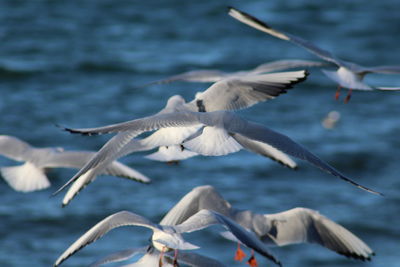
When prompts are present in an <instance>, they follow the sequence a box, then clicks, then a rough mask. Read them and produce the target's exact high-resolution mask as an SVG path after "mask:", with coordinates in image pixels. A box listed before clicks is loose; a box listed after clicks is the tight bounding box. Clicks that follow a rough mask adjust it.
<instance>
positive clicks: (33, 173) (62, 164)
mask: <svg viewBox="0 0 400 267" xmlns="http://www.w3.org/2000/svg"><path fill="white" fill-rule="evenodd" d="M0 155H2V156H5V157H8V158H10V159H13V160H16V161H22V162H25V163H24V164H23V165H21V166H11V167H1V168H0V172H1V174H2V176H3V178H4V180H5V181H6V182H7V183H8V184H9V185H10V186H11V187H12V188H13V189H14V190H16V191H20V192H32V191H36V190H42V189H45V188H47V187H49V186H50V182H49V180H48V178H47V176H46V175H45V169H46V168H74V169H80V168H82V167H83V165H84V164H85V163H86V162H88V161H89V160H90V159H91V158H92V157H93V156H94V155H95V153H94V152H87V151H64V150H63V149H62V148H35V147H32V146H30V145H29V144H28V143H26V142H24V141H22V140H20V139H18V138H16V137H13V136H9V135H0ZM99 174H106V175H113V176H119V177H124V178H128V179H131V180H135V181H137V182H141V183H150V181H151V180H150V179H149V178H148V177H147V176H145V175H143V174H141V173H140V172H138V171H136V170H134V169H132V168H129V167H128V166H126V165H124V164H122V163H120V162H117V161H113V162H112V163H111V164H110V165H109V166H107V167H106V168H105V169H104V170H103V171H102V172H100V173H99Z"/></svg>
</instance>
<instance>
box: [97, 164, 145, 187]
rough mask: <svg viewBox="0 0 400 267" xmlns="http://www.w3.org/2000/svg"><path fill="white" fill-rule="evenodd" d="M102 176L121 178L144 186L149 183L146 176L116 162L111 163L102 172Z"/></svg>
mask: <svg viewBox="0 0 400 267" xmlns="http://www.w3.org/2000/svg"><path fill="white" fill-rule="evenodd" d="M104 174H108V175H112V176H118V177H123V178H127V179H130V180H134V181H136V182H140V183H144V184H148V183H150V182H151V179H150V178H149V177H147V176H146V175H144V174H142V173H140V172H138V171H137V170H135V169H132V168H130V167H128V166H126V165H125V164H122V163H121V162H118V161H113V162H112V163H111V164H110V165H109V166H108V167H106V168H105V170H104Z"/></svg>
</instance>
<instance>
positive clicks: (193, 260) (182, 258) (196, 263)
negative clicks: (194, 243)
mask: <svg viewBox="0 0 400 267" xmlns="http://www.w3.org/2000/svg"><path fill="white" fill-rule="evenodd" d="M178 262H180V263H183V264H186V265H189V266H192V267H226V265H225V264H223V263H221V262H219V261H217V260H215V259H212V258H209V257H206V256H203V255H200V254H198V253H194V252H186V251H183V250H180V251H179V256H178Z"/></svg>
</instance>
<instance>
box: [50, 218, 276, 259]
mask: <svg viewBox="0 0 400 267" xmlns="http://www.w3.org/2000/svg"><path fill="white" fill-rule="evenodd" d="M216 224H219V225H222V226H224V227H226V228H227V229H228V231H230V232H231V233H232V234H233V235H234V236H235V238H237V239H238V240H240V242H242V243H243V244H245V245H246V246H248V247H250V248H252V249H254V250H255V251H257V252H258V253H260V254H261V255H263V256H265V257H267V258H268V259H270V260H271V261H273V262H274V263H276V264H277V265H280V262H279V261H277V260H276V259H275V258H274V257H273V256H272V255H271V254H270V253H269V252H268V250H267V248H266V246H265V245H264V244H263V243H262V242H261V241H260V240H259V239H258V238H257V237H256V236H255V235H254V234H253V233H251V232H249V231H247V230H245V229H244V228H243V227H241V226H240V225H238V224H237V223H235V222H234V221H232V220H231V219H229V218H227V217H225V216H224V215H222V214H219V213H218V212H214V211H209V210H200V211H199V212H197V213H196V214H194V215H193V216H191V217H189V218H188V219H187V220H185V221H184V222H182V223H181V224H178V225H160V224H156V223H152V222H150V221H149V220H147V219H146V218H144V217H142V216H140V215H137V214H135V213H132V212H128V211H121V212H117V213H115V214H113V215H110V216H108V217H107V218H105V219H103V220H102V221H100V222H99V223H97V224H96V225H95V226H93V227H92V228H91V229H90V230H89V231H87V232H86V233H85V234H84V235H82V236H81V237H80V238H79V239H78V240H76V241H75V242H74V243H73V244H72V245H71V246H70V247H69V248H68V249H67V250H66V251H65V252H64V253H63V254H62V255H61V256H60V257H59V258H58V259H57V260H56V262H55V263H54V266H59V265H60V264H61V263H62V262H63V261H65V260H66V259H67V258H69V257H70V256H71V255H73V254H74V253H76V252H77V251H79V250H80V249H82V248H83V247H85V246H86V245H88V244H90V243H92V242H94V241H96V240H97V239H99V238H100V237H102V236H103V235H104V234H106V233H107V232H108V231H110V230H112V229H114V228H117V227H120V226H129V225H130V226H142V227H146V228H149V229H151V230H153V235H152V238H151V242H152V245H153V247H154V248H156V249H157V250H159V251H161V252H162V253H164V252H166V251H170V250H174V251H177V250H192V249H197V248H199V247H197V246H195V245H193V244H191V243H188V242H186V241H185V240H184V239H183V238H182V236H181V234H182V233H189V232H193V231H198V230H201V229H204V228H207V227H209V226H212V225H216ZM161 255H162V254H161ZM175 255H177V254H176V253H175ZM175 260H177V258H176V257H175V259H174V262H175ZM174 265H175V263H174Z"/></svg>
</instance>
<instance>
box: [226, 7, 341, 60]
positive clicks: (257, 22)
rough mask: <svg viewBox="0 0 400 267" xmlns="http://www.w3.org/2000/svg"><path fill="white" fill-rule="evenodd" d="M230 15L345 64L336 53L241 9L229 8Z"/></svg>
mask: <svg viewBox="0 0 400 267" xmlns="http://www.w3.org/2000/svg"><path fill="white" fill-rule="evenodd" d="M229 15H230V16H232V17H233V18H235V19H237V20H239V21H240V22H242V23H244V24H247V25H249V26H250V27H253V28H255V29H257V30H259V31H262V32H265V33H268V34H270V35H272V36H275V37H277V38H279V39H282V40H285V41H290V42H292V43H294V44H296V45H298V46H301V47H303V48H305V49H307V50H308V51H309V52H311V53H313V54H315V55H316V56H318V57H320V58H322V59H323V60H326V61H328V62H331V63H334V64H336V65H338V66H341V65H343V62H342V61H341V60H339V59H338V58H337V57H335V56H334V55H332V54H331V53H330V52H328V51H326V50H323V49H321V48H319V47H317V46H315V45H314V44H312V43H311V42H309V41H307V40H304V39H302V38H300V37H297V36H295V35H292V34H289V33H283V32H280V31H277V30H275V29H273V28H271V27H270V26H268V25H267V24H266V23H265V22H263V21H261V20H259V19H257V18H255V17H253V16H251V15H249V14H247V13H245V12H242V11H239V10H237V9H235V8H233V7H231V8H229Z"/></svg>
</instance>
